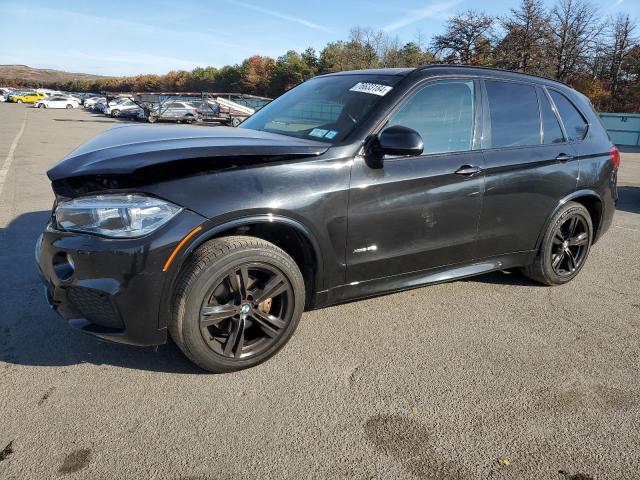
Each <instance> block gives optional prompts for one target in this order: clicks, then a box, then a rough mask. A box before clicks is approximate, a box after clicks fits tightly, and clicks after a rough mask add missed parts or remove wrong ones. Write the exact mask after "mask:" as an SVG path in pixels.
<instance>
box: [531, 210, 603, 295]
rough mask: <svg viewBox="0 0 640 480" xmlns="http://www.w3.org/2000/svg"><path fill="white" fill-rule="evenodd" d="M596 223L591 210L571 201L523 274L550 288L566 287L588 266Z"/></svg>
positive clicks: (556, 216)
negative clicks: (564, 285) (593, 221)
mask: <svg viewBox="0 0 640 480" xmlns="http://www.w3.org/2000/svg"><path fill="white" fill-rule="evenodd" d="M592 239H593V223H592V221H591V216H590V215H589V212H588V211H587V209H586V208H585V207H584V206H582V205H580V204H579V203H576V202H568V203H567V204H566V205H564V206H563V207H562V208H560V210H559V211H558V212H557V213H556V214H555V215H554V216H553V218H552V219H551V222H549V227H548V228H547V231H546V232H545V235H544V238H543V240H542V245H541V246H540V250H539V251H538V254H537V256H536V258H535V260H534V262H533V263H532V264H531V265H529V266H527V267H524V268H523V273H524V274H525V275H526V276H527V277H529V278H531V279H532V280H535V281H537V282H540V283H544V284H546V285H562V284H563V283H567V282H569V281H571V280H572V279H573V278H575V276H576V275H578V273H579V272H580V270H581V269H582V267H583V266H584V264H585V262H586V260H587V257H588V255H589V250H590V248H591V241H592Z"/></svg>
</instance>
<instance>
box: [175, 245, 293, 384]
mask: <svg viewBox="0 0 640 480" xmlns="http://www.w3.org/2000/svg"><path fill="white" fill-rule="evenodd" d="M241 272H244V273H243V274H241ZM269 295H271V296H269ZM304 305H305V287H304V280H303V278H302V274H301V273H300V270H299V268H298V266H297V265H296V263H295V262H294V260H293V259H292V258H291V257H290V256H289V255H287V253H286V252H284V251H283V250H281V249H280V248H278V247H277V246H275V245H273V244H272V243H269V242H267V241H265V240H262V239H259V238H254V237H246V236H231V237H222V238H216V239H213V240H210V241H209V242H207V243H205V244H204V245H202V246H201V247H200V248H198V249H197V250H196V251H195V252H194V253H193V254H192V256H191V257H190V258H189V259H188V260H187V261H186V263H185V266H184V267H183V269H182V271H181V273H180V276H179V278H178V281H177V284H176V289H175V292H174V295H173V301H172V318H171V321H170V322H169V332H170V334H171V337H172V338H173V340H174V342H175V343H176V344H177V345H178V347H179V348H180V350H182V352H183V353H184V354H185V355H186V356H187V357H188V358H189V359H190V360H191V361H192V362H193V363H195V364H196V365H198V366H200V367H201V368H203V369H205V370H208V371H210V372H214V373H226V372H233V371H237V370H242V369H245V368H250V367H253V366H255V365H258V364H260V363H262V362H264V361H265V360H267V359H268V358H270V357H272V356H273V355H275V354H276V353H277V352H278V351H279V350H280V349H281V348H282V347H283V346H284V345H285V343H286V342H287V341H288V340H289V338H291V336H292V335H293V332H294V331H295V329H296V327H297V326H298V323H299V321H300V317H301V316H302V312H303V310H304ZM221 310H224V311H221ZM209 314H211V315H213V316H212V317H210V316H208V315H209ZM223 317H224V318H223ZM258 320H259V321H258ZM209 322H211V323H209ZM239 332H243V333H242V334H240V333H239Z"/></svg>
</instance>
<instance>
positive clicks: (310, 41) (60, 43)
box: [0, 0, 640, 75]
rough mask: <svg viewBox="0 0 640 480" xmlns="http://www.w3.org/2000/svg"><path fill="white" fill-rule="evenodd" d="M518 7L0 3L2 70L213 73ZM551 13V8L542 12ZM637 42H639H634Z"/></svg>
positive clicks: (603, 1) (605, 7)
mask: <svg viewBox="0 0 640 480" xmlns="http://www.w3.org/2000/svg"><path fill="white" fill-rule="evenodd" d="M518 3H519V0H487V1H484V2H481V3H479V2H477V1H472V0H435V1H431V2H429V1H419V0H396V1H394V2H384V4H383V3H382V2H376V1H366V0H323V1H321V2H313V1H307V0H304V1H300V0H279V1H275V0H274V1H267V0H263V1H260V0H246V1H245V0H210V1H204V0H201V1H198V0H189V1H178V0H175V1H166V0H157V1H150V0H138V1H131V0H126V1H124V0H115V1H109V2H104V1H100V2H98V1H93V2H92V1H74V0H69V1H64V0H58V1H56V2H50V1H45V0H31V1H16V0H0V45H1V48H0V51H1V53H0V64H25V65H29V66H32V67H38V68H55V69H60V70H67V71H73V72H85V73H95V74H103V75H132V74H137V73H166V72H168V71H169V70H177V69H184V70H191V69H193V68H194V67H196V66H207V65H212V66H215V67H220V66H223V65H227V64H234V63H238V62H241V61H242V60H243V59H245V58H246V57H248V56H250V55H253V54H260V55H269V56H271V57H278V56H279V55H282V54H283V53H284V52H286V51H287V50H289V49H295V50H304V49H305V48H306V47H314V48H315V49H316V50H318V51H319V50H320V49H322V47H323V46H324V45H325V44H326V43H328V42H330V41H333V40H339V39H346V38H347V37H348V35H349V29H350V28H351V27H353V26H367V27H372V28H375V29H382V30H385V31H386V32H388V33H389V34H391V35H394V36H398V38H399V39H400V40H401V41H402V42H406V41H412V40H415V39H416V38H417V36H418V33H419V32H420V34H421V35H422V37H423V38H424V39H428V38H430V37H431V36H432V35H434V34H437V33H441V32H442V29H443V25H444V22H446V20H447V18H448V17H449V16H450V15H452V14H454V13H456V12H458V11H460V10H464V9H467V8H478V7H479V5H481V7H482V9H484V11H486V12H487V13H489V14H493V15H505V14H506V13H508V11H509V8H511V7H514V6H516V5H517V4H518ZM548 3H551V2H548ZM594 3H595V4H596V5H598V6H599V8H600V13H601V15H602V16H608V15H615V14H616V13H618V12H628V13H630V14H632V15H633V16H634V17H635V18H636V19H638V18H639V17H640V1H639V0H611V1H607V0H595V1H594ZM639 33H640V32H639Z"/></svg>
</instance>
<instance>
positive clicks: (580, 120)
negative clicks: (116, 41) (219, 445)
mask: <svg viewBox="0 0 640 480" xmlns="http://www.w3.org/2000/svg"><path fill="white" fill-rule="evenodd" d="M619 162H620V157H619V154H618V151H617V150H616V148H615V147H614V146H613V145H612V144H611V141H610V140H609V138H608V136H607V133H606V132H605V130H604V129H603V127H602V125H601V124H600V122H599V119H598V117H597V115H596V113H595V112H594V111H593V108H592V107H591V105H590V103H589V101H588V100H587V98H586V97H584V96H583V95H581V94H580V93H578V92H576V91H574V90H572V89H571V88H569V87H567V86H565V85H563V84H560V83H557V82H554V81H551V80H546V79H543V78H538V77H532V76H526V75H521V74H515V73H507V72H502V71H497V70H491V69H481V68H469V67H450V66H429V67H424V68H418V69H387V70H370V71H354V72H344V73H336V74H330V75H323V76H319V77H316V78H314V79H312V80H309V81H307V82H304V83H302V84H301V85H299V86H297V87H295V88H293V89H292V90H290V91H288V92H287V93H285V94H284V95H282V96H281V97H280V98H278V99H277V100H274V101H273V102H272V103H270V104H269V105H267V106H266V107H264V108H263V109H262V110H260V111H259V112H257V113H256V114H255V115H253V116H252V117H251V118H249V119H248V120H247V121H245V122H244V123H243V124H242V125H241V126H240V128H227V127H217V128H211V127H186V126H185V127H180V126H158V125H154V126H124V127H116V128H113V129H111V130H109V131H107V132H105V133H103V134H101V135H99V136H98V137H96V138H94V139H93V140H91V141H90V142H88V143H86V144H85V145H83V146H81V147H80V148H78V149H77V150H75V151H74V152H72V153H71V154H69V156H68V157H67V158H66V159H65V160H63V161H62V162H61V163H59V164H58V165H56V166H55V167H53V168H52V169H51V170H50V171H49V172H48V176H49V178H50V179H51V180H52V185H53V190H54V191H55V195H56V202H55V205H54V208H53V212H52V216H51V220H50V222H49V223H48V225H47V226H46V229H45V231H44V233H43V234H42V236H41V238H40V239H39V241H38V246H37V259H38V264H39V268H40V270H41V273H42V277H43V279H44V282H45V284H46V290H47V297H48V300H49V302H50V303H51V305H52V306H53V308H54V309H55V310H56V311H57V312H58V313H59V314H60V315H61V316H62V317H63V318H65V319H67V320H69V323H70V324H71V325H72V326H74V327H76V328H78V329H80V330H82V331H84V332H86V333H89V334H91V335H94V336H96V337H100V338H102V339H108V340H112V341H116V342H123V343H129V344H133V345H157V344H161V343H164V342H166V341H167V334H168V333H169V334H170V335H171V337H172V338H173V340H174V341H175V342H176V343H177V344H178V346H179V347H180V348H181V349H182V351H183V352H184V353H185V354H186V355H187V356H188V357H189V358H190V359H191V360H192V361H193V362H195V363H196V364H198V365H200V366H201V367H202V368H204V369H207V370H210V371H214V372H228V371H233V370H238V369H242V368H246V367H250V366H253V365H256V364H258V363H260V362H262V361H264V360H266V359H267V358H269V357H270V356H272V355H273V354H275V353H276V352H277V351H278V350H279V349H280V348H281V347H282V346H283V345H284V344H285V343H286V342H287V340H288V339H289V338H290V337H291V335H292V334H293V332H294V330H295V328H296V326H297V324H298V321H299V320H300V317H301V315H302V313H303V311H304V310H305V309H314V308H321V307H326V306H328V305H333V304H337V303H341V302H346V301H350V300H354V299H358V298H363V297H368V296H373V295H377V294H381V293H385V292H390V291H395V290H401V289H406V288H412V287H416V286H419V285H426V284H430V283H435V282H442V281H446V280H453V279H458V278H462V277H468V276H471V275H477V274H481V273H485V272H489V271H492V270H502V269H509V268H515V267H519V268H522V270H523V272H524V273H525V275H527V276H529V277H531V278H532V279H535V280H537V281H539V282H542V283H544V284H547V285H559V284H563V283H566V282H568V281H570V280H571V279H572V278H574V277H575V276H576V275H577V274H578V272H579V271H580V269H581V268H582V267H583V266H584V264H585V261H586V259H587V255H588V254H589V248H590V246H591V245H592V244H593V243H594V242H595V241H597V240H598V238H599V237H600V236H601V235H602V234H603V233H604V232H605V231H606V230H607V229H608V228H609V225H610V224H611V219H612V217H613V213H614V210H615V203H616V175H617V169H618V165H619Z"/></svg>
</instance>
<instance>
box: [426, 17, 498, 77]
mask: <svg viewBox="0 0 640 480" xmlns="http://www.w3.org/2000/svg"><path fill="white" fill-rule="evenodd" d="M494 21H495V20H494V18H492V17H490V16H488V15H486V14H484V13H481V12H477V11H475V10H467V11H465V12H462V13H461V14H459V15H456V16H454V17H452V18H451V19H449V21H448V22H447V24H446V29H445V33H444V34H443V35H436V36H435V37H434V38H433V49H434V50H435V52H436V54H444V60H445V61H446V62H447V63H461V64H465V65H488V64H489V62H490V55H491V51H490V47H491V41H490V39H491V37H492V35H493V26H494Z"/></svg>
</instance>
